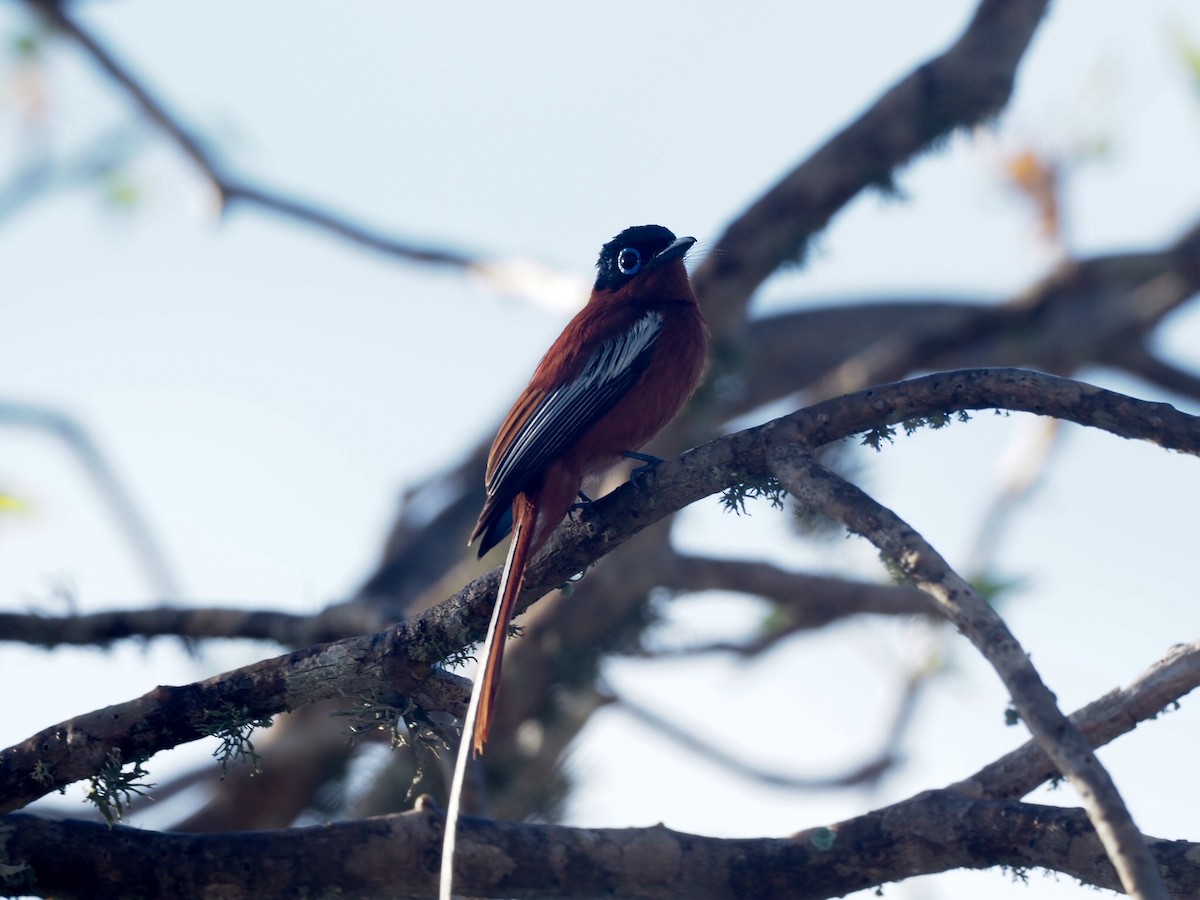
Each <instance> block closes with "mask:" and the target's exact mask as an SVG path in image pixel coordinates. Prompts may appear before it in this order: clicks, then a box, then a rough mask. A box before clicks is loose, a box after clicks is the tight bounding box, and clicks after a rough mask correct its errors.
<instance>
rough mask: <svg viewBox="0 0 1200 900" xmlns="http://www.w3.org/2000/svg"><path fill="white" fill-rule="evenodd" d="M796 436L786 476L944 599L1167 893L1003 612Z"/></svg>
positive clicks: (782, 445)
mask: <svg viewBox="0 0 1200 900" xmlns="http://www.w3.org/2000/svg"><path fill="white" fill-rule="evenodd" d="M796 438H797V434H796V432H793V433H792V434H791V435H789V434H788V432H787V431H786V430H782V429H781V430H780V431H779V432H778V433H777V435H776V440H775V441H774V442H773V445H772V447H771V448H770V457H771V466H772V469H773V471H774V473H775V474H776V476H777V477H778V478H779V480H780V481H782V482H783V483H784V484H785V485H786V486H787V488H788V490H789V491H791V492H792V494H793V495H795V496H796V498H797V499H798V500H799V501H800V502H801V503H803V504H805V505H807V506H810V507H811V508H813V509H815V510H816V511H818V512H820V513H821V514H823V515H826V516H828V517H829V518H831V519H833V520H834V521H837V522H841V523H842V524H844V525H845V526H846V527H847V528H848V529H849V530H850V531H851V532H853V533H855V534H859V535H861V536H863V537H865V538H866V539H867V540H869V541H870V542H871V543H873V544H874V545H875V546H876V547H878V548H879V550H880V553H881V554H882V555H883V557H884V558H885V559H886V560H887V561H888V563H889V564H890V565H892V566H894V567H895V568H896V570H897V571H899V572H902V573H903V574H904V575H905V576H907V577H908V578H909V579H910V580H911V581H912V583H913V584H915V585H916V586H917V587H918V588H920V589H921V590H923V591H925V592H926V593H927V594H929V596H931V597H932V598H933V599H934V600H935V601H936V602H937V604H938V606H939V607H940V608H941V609H942V611H943V613H945V615H946V617H947V618H948V619H950V621H951V622H953V623H954V625H955V626H956V627H957V628H958V630H959V631H961V632H962V633H963V634H964V635H965V636H966V637H967V638H968V639H969V640H970V641H971V643H972V644H974V645H975V647H976V649H978V650H979V651H980V653H982V654H983V656H984V657H985V658H986V659H987V660H988V662H990V663H991V664H992V666H993V668H995V670H996V672H997V674H998V675H999V676H1000V679H1001V680H1002V681H1003V682H1004V685H1005V687H1007V688H1008V691H1009V694H1010V695H1011V697H1012V700H1013V704H1014V705H1015V706H1016V709H1017V712H1018V713H1019V714H1020V716H1021V720H1022V721H1023V722H1024V723H1025V724H1026V726H1028V728H1029V730H1030V731H1031V732H1032V733H1033V736H1034V738H1035V739H1036V740H1037V742H1038V745H1039V746H1040V747H1041V748H1042V750H1043V751H1045V753H1046V755H1047V756H1049V757H1050V759H1052V760H1053V761H1054V764H1055V766H1056V767H1057V768H1058V770H1059V771H1060V772H1062V773H1063V774H1064V775H1066V776H1067V777H1069V778H1070V779H1071V782H1072V783H1073V784H1074V786H1075V788H1076V790H1077V791H1078V792H1079V794H1080V796H1081V797H1082V798H1083V801H1084V805H1085V807H1086V809H1087V812H1088V818H1090V819H1091V821H1092V824H1093V825H1094V826H1095V828H1096V832H1097V834H1098V835H1099V836H1100V840H1101V842H1102V843H1103V845H1104V848H1105V850H1106V852H1107V853H1108V857H1109V859H1111V860H1112V862H1113V865H1114V866H1115V867H1116V869H1117V872H1118V873H1119V875H1120V878H1121V883H1122V885H1123V886H1124V887H1125V890H1126V891H1128V892H1129V893H1130V894H1133V895H1135V896H1138V897H1144V898H1153V900H1166V897H1167V895H1166V889H1165V887H1164V886H1163V883H1162V878H1161V875H1160V874H1159V872H1158V868H1157V865H1156V864H1155V862H1154V859H1153V857H1152V856H1151V854H1150V852H1149V850H1148V849H1147V847H1146V844H1145V842H1144V841H1143V839H1142V836H1141V833H1140V832H1139V831H1138V830H1137V827H1136V826H1135V825H1134V822H1133V818H1132V816H1131V815H1130V813H1129V810H1128V809H1127V808H1126V806H1125V801H1124V800H1123V799H1122V798H1121V795H1120V793H1119V792H1118V791H1117V788H1116V785H1115V784H1114V783H1113V781H1112V778H1111V777H1110V776H1109V774H1108V772H1107V770H1105V768H1104V767H1103V766H1102V765H1101V763H1100V761H1099V759H1097V758H1096V755H1095V753H1093V752H1092V748H1091V746H1090V745H1089V744H1088V742H1087V740H1086V739H1085V738H1084V737H1083V735H1082V734H1080V733H1079V731H1078V730H1077V729H1076V728H1075V727H1074V726H1073V725H1071V724H1070V722H1069V721H1068V720H1067V718H1066V717H1065V716H1064V715H1063V714H1062V712H1061V711H1060V710H1059V709H1058V704H1057V702H1056V700H1055V697H1054V694H1052V693H1051V692H1050V689H1049V688H1047V687H1046V685H1045V684H1044V683H1043V682H1042V679H1041V676H1040V675H1039V674H1038V672H1037V670H1036V669H1035V668H1034V666H1033V663H1032V662H1031V661H1030V659H1029V656H1028V654H1027V653H1026V652H1025V651H1024V649H1023V648H1022V647H1021V645H1020V644H1019V643H1018V642H1017V639H1016V638H1015V637H1014V636H1013V634H1012V632H1011V631H1009V629H1008V626H1007V625H1005V623H1004V621H1003V620H1002V619H1001V618H1000V616H999V615H998V614H997V613H996V611H995V610H994V609H992V607H991V606H990V605H989V604H988V603H987V601H985V600H984V599H983V598H982V597H981V596H979V594H978V593H977V592H976V591H975V589H974V588H972V587H971V585H970V584H968V583H967V582H966V581H965V580H964V579H963V578H962V577H961V576H959V575H958V573H956V572H955V571H954V570H953V569H951V568H950V566H949V565H948V564H947V563H946V561H945V560H944V559H943V558H942V557H941V556H940V555H939V554H938V553H937V551H936V550H934V548H933V547H932V546H931V545H930V544H929V543H928V542H927V541H925V539H924V538H923V537H922V536H921V535H920V534H919V533H917V532H916V531H915V530H913V528H912V527H911V526H909V525H908V524H907V523H906V522H904V521H903V520H902V519H900V517H899V516H897V515H896V514H895V513H893V512H892V511H891V510H889V509H887V508H886V507H884V506H882V505H881V504H879V503H877V502H876V501H875V500H873V499H872V498H871V497H869V496H867V495H866V494H865V493H863V492H862V491H861V490H860V489H858V488H857V487H855V486H854V485H852V484H850V483H849V482H847V481H846V480H845V479H843V478H841V477H840V476H839V475H837V474H836V473H834V472H832V471H830V470H829V469H826V468H825V467H824V466H821V465H819V464H818V463H816V462H815V461H814V460H813V458H812V455H811V452H810V451H809V450H808V449H807V448H806V447H805V446H804V445H803V444H802V443H801V442H800V441H799V440H797V439H796Z"/></svg>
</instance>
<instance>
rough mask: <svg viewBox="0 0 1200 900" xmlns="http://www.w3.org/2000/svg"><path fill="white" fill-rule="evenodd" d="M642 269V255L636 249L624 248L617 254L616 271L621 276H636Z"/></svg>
mask: <svg viewBox="0 0 1200 900" xmlns="http://www.w3.org/2000/svg"><path fill="white" fill-rule="evenodd" d="M641 267H642V254H641V252H640V251H639V250H638V249H637V247H626V248H625V249H624V250H622V251H621V252H620V253H618V254H617V269H618V270H619V271H620V273H621V274H622V275H636V274H637V272H638V270H639V269H640V268H641Z"/></svg>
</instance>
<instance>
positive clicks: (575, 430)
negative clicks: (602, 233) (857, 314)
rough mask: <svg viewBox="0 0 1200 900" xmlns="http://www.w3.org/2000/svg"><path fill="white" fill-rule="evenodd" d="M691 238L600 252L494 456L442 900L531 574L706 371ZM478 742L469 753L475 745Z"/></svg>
mask: <svg viewBox="0 0 1200 900" xmlns="http://www.w3.org/2000/svg"><path fill="white" fill-rule="evenodd" d="M695 243H696V239H695V238H693V237H679V238H677V237H676V236H675V235H674V234H673V233H672V232H671V231H670V230H669V229H667V228H664V227H663V226H661V225H637V226H634V227H631V228H626V229H625V230H624V231H622V232H621V233H620V234H618V235H616V236H615V237H614V238H613V239H612V240H610V241H608V242H607V243H606V244H604V246H603V247H602V248H601V249H600V255H599V258H598V259H597V261H596V281H595V284H594V285H593V288H592V292H591V296H590V297H589V298H588V302H587V304H586V305H585V306H584V307H583V309H581V310H580V311H579V312H578V313H577V314H576V315H575V317H574V318H573V319H571V321H570V322H569V323H568V324H567V326H566V328H564V329H563V332H562V334H560V335H559V336H558V338H557V340H555V341H554V343H553V344H551V345H550V348H549V349H548V350H547V351H546V353H545V355H544V356H543V357H542V359H541V362H540V363H538V366H537V368H536V369H535V370H534V373H533V377H532V378H531V379H530V380H529V384H528V385H527V386H526V388H525V390H524V391H522V392H521V395H520V396H519V397H518V398H517V400H516V402H515V403H514V404H513V405H512V408H511V409H510V410H509V411H508V415H507V416H505V418H504V421H503V422H502V423H501V425H500V429H499V431H498V432H497V434H496V438H495V440H494V441H493V443H492V448H491V452H490V453H489V454H488V461H487V469H486V473H485V476H484V483H485V487H486V491H487V499H486V500H485V502H484V505H483V509H482V511H481V512H480V514H479V520H478V522H477V523H476V525H475V529H474V531H472V533H471V537H470V540H469V541H468V545H471V544H474V543H475V542H478V545H479V550H478V553H479V556H481V557H482V556H483V555H484V554H485V553H487V552H488V550H490V549H491V548H492V547H494V546H496V545H497V544H498V543H500V542H501V541H502V540H504V538H505V536H506V535H507V534H508V533H509V532H510V531H511V533H512V541H511V543H510V545H509V550H508V556H507V558H506V560H505V563H504V569H503V572H502V574H501V577H500V586H499V588H498V589H497V594H496V600H495V604H494V606H493V608H492V617H491V622H490V624H489V626H488V634H487V637H486V638H485V639H484V642H483V645H482V647H481V654H480V655H479V657H478V659H479V665H480V667H481V670H480V675H479V677H478V678H477V680H476V683H475V686H474V689H473V691H472V694H471V700H470V703H469V704H468V707H467V714H466V718H465V719H464V722H463V732H462V740H461V743H460V747H459V754H458V760H457V764H456V766H455V771H454V778H453V781H452V784H451V791H450V800H449V804H448V810H447V823H446V837H445V841H444V843H443V856H442V891H443V894H442V896H449V891H450V881H451V876H452V872H453V847H454V841H455V831H456V826H457V820H458V810H459V805H460V801H461V793H462V782H463V775H464V770H465V768H466V762H467V761H468V759H469V754H470V752H471V751H473V753H474V754H475V755H478V754H481V753H482V752H483V748H484V745H485V744H486V742H487V739H488V733H489V731H490V729H491V726H492V722H493V719H494V715H495V709H496V697H497V691H498V689H499V686H500V670H501V665H502V662H503V657H504V645H505V639H506V638H507V636H508V625H509V622H510V620H511V619H512V615H513V610H514V608H515V606H516V602H517V597H518V596H519V595H520V593H521V588H522V586H523V584H524V579H525V570H526V567H527V566H528V564H529V561H530V560H531V559H532V558H533V556H534V554H536V553H537V551H538V550H540V549H541V548H542V547H543V546H544V545H545V544H546V541H547V540H548V539H549V538H550V535H551V534H552V533H553V531H554V529H555V528H556V527H557V526H558V525H559V523H561V522H562V520H563V518H564V517H566V515H567V513H568V512H569V511H570V510H571V508H572V506H573V505H575V503H576V502H577V500H578V499H583V500H584V501H585V502H586V500H587V494H588V492H591V491H593V490H594V489H595V488H596V487H597V486H598V484H599V483H600V481H601V479H602V478H603V476H604V475H605V473H607V472H608V471H609V470H610V469H612V468H613V467H614V466H615V465H617V464H618V463H620V462H621V460H622V457H627V456H631V457H633V458H635V459H640V460H642V461H643V462H646V463H647V464H652V463H653V462H654V460H653V459H652V458H650V457H644V456H642V455H641V454H639V453H637V452H636V451H637V450H638V449H639V448H641V447H642V446H644V445H645V444H646V443H647V442H648V441H650V439H651V438H653V437H654V436H655V435H656V434H658V432H659V431H661V430H662V429H663V427H665V426H666V424H667V423H668V422H670V421H671V419H673V418H674V417H675V415H676V413H678V412H679V410H680V409H681V408H682V407H683V405H684V403H686V402H687V400H688V399H689V398H690V397H691V395H692V394H693V393H694V391H695V389H696V387H697V385H698V384H699V382H700V378H701V376H702V374H703V372H704V365H705V360H706V357H707V345H708V328H707V326H706V324H705V322H704V316H703V315H702V313H701V311H700V305H699V303H698V302H697V301H696V295H695V293H694V292H693V291H692V286H691V282H690V281H689V280H688V274H687V269H686V268H685V266H684V258H685V256H686V255H687V253H688V251H689V250H690V249H691V248H692V245H693V244H695ZM468 747H470V748H471V750H470V751H469V750H468V749H467V748H468Z"/></svg>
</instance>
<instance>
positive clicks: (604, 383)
mask: <svg viewBox="0 0 1200 900" xmlns="http://www.w3.org/2000/svg"><path fill="white" fill-rule="evenodd" d="M662 326H663V316H662V313H660V312H658V311H657V310H650V311H648V312H647V313H645V314H644V315H643V316H642V317H641V318H639V319H638V320H637V321H635V322H634V323H633V325H632V326H631V327H629V328H628V329H626V330H625V331H623V332H621V333H620V334H618V335H615V336H614V337H612V338H609V339H608V340H607V341H604V343H602V344H601V345H600V348H599V349H598V350H597V351H596V352H595V354H593V355H592V357H591V358H590V359H588V361H587V362H586V363H585V364H584V366H583V369H582V370H581V371H580V373H579V375H577V376H576V377H575V378H574V379H573V380H571V381H569V382H567V383H566V384H563V385H560V386H559V387H557V388H555V389H554V390H553V391H551V392H550V393H548V394H547V395H546V396H545V398H544V399H543V400H542V401H541V402H540V403H539V404H538V405H537V407H535V408H534V410H533V412H532V413H530V415H529V417H528V418H527V419H526V420H525V423H524V424H523V425H522V426H521V429H520V431H518V432H517V434H516V435H515V436H514V437H513V439H512V440H511V441H510V442H509V445H508V446H507V447H506V448H505V449H504V452H503V454H502V455H501V456H500V458H499V459H498V460H496V464H495V466H494V467H493V469H492V472H491V477H490V478H488V484H487V492H488V503H487V508H486V510H485V515H484V517H483V518H484V520H485V521H484V522H481V525H483V527H482V528H477V531H481V532H482V538H483V539H482V541H481V542H480V545H479V555H480V556H482V555H483V554H484V553H486V552H487V551H488V550H490V549H491V548H492V547H494V546H495V545H496V544H498V543H499V542H500V541H501V540H503V539H504V535H506V534H507V533H508V531H509V529H510V528H511V527H512V520H511V511H510V510H509V507H511V506H512V501H513V499H514V498H515V497H516V496H517V494H518V493H519V492H520V491H522V490H527V489H529V488H531V487H532V486H533V485H534V484H536V482H537V479H538V478H540V477H541V475H542V473H543V472H544V471H545V470H546V468H547V466H549V465H550V463H551V462H553V461H554V460H555V459H557V458H558V457H559V456H561V455H562V454H563V453H564V452H565V451H566V450H567V449H569V448H570V447H571V445H572V444H574V443H575V442H576V441H577V440H579V438H580V437H582V436H583V434H584V433H585V432H586V431H587V430H588V429H589V428H591V427H592V425H594V424H595V423H596V422H598V421H599V420H600V419H601V418H602V417H603V416H604V415H605V413H607V412H608V411H609V410H610V409H612V408H613V406H615V405H616V403H617V401H618V400H619V399H620V398H621V397H623V396H624V395H625V394H626V393H627V392H628V391H629V389H630V388H632V387H633V385H634V384H636V383H637V380H638V379H639V378H640V377H641V376H642V373H643V372H644V371H645V369H646V365H647V364H648V363H649V361H650V351H651V349H652V348H653V347H654V344H655V341H657V340H658V336H659V334H660V333H661V332H662Z"/></svg>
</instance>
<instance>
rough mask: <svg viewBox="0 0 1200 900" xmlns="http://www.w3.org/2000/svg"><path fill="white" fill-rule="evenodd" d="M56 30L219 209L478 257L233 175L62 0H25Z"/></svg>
mask: <svg viewBox="0 0 1200 900" xmlns="http://www.w3.org/2000/svg"><path fill="white" fill-rule="evenodd" d="M26 2H27V3H28V4H29V5H30V6H31V7H33V8H34V9H35V10H37V11H38V12H39V13H41V14H42V15H43V16H44V17H45V18H46V20H47V21H49V22H50V24H51V25H53V26H54V27H55V28H56V29H58V30H59V31H60V32H61V33H63V34H64V35H66V36H67V37H69V38H70V39H71V40H73V41H74V42H75V43H76V44H78V45H79V47H80V48H81V49H83V50H84V51H85V52H86V53H87V54H88V56H89V57H91V59H92V61H93V62H95V63H96V65H97V66H99V67H100V69H101V70H103V72H104V73H105V74H106V75H108V76H109V77H110V78H111V79H112V80H113V81H114V82H115V83H116V84H117V85H118V86H119V87H120V88H121V89H122V90H123V91H125V93H126V94H128V95H129V97H130V98H131V99H132V100H133V102H134V104H135V105H136V106H137V108H138V109H139V110H140V111H141V112H142V114H143V115H145V116H146V118H147V119H148V120H149V121H150V122H152V123H153V124H154V126H155V127H156V128H158V129H159V131H161V132H162V133H163V134H164V135H166V136H167V137H168V138H169V139H170V140H171V142H172V143H174V144H175V145H176V146H177V147H178V148H179V149H180V151H181V152H182V153H183V154H184V155H185V156H186V157H187V158H188V159H189V160H190V161H191V162H192V164H193V165H194V166H195V168H196V169H197V170H198V171H199V172H200V173H201V174H202V175H203V176H204V178H205V179H206V180H207V181H208V183H209V184H210V185H211V187H212V189H213V191H214V193H215V194H216V197H217V201H218V203H217V206H218V209H219V210H220V211H221V212H224V211H225V210H226V209H228V208H229V207H230V206H232V205H233V204H234V203H235V202H239V201H240V202H242V203H245V204H247V205H249V206H258V207H260V208H262V209H265V210H269V211H270V212H274V213H278V214H279V215H282V216H285V217H288V218H291V219H295V220H296V221H299V222H304V223H306V224H308V225H312V226H314V227H316V228H320V229H323V230H325V231H328V232H330V233H332V234H336V235H338V236H339V237H342V238H345V239H346V240H349V241H352V242H354V243H356V244H359V245H362V246H365V247H369V248H371V249H373V250H378V251H379V252H381V253H386V254H388V255H390V256H396V257H400V258H403V259H407V260H410V261H412V262H419V263H426V264H432V265H442V266H449V267H451V268H456V269H474V268H475V267H476V266H477V265H480V264H481V261H480V260H478V259H477V258H475V257H473V256H470V255H468V254H464V253H459V252H455V251H451V250H445V249H441V248H434V247H428V246H422V245H419V244H415V243H412V242H410V241H406V240H402V239H399V238H394V237H390V236H388V235H384V234H381V233H379V232H376V231H372V230H371V229H368V228H364V227H363V226H361V225H358V224H356V223H354V222H352V221H351V220H350V219H348V218H346V217H344V216H340V215H337V214H336V213H332V212H329V211H327V210H323V209H321V208H319V207H317V206H316V205H314V204H311V203H306V202H304V201H301V200H296V199H294V198H292V197H289V196H287V195H285V194H282V193H279V192H276V191H270V190H267V189H265V188H260V187H255V186H253V185H251V184H249V183H248V182H246V181H244V180H241V179H237V178H234V177H232V176H231V175H230V174H229V173H228V172H227V171H226V170H225V167H224V165H223V164H222V163H221V162H220V161H219V160H218V159H217V155H216V154H215V153H214V152H213V150H212V149H211V148H210V147H208V146H206V145H205V142H204V140H203V139H202V138H201V137H199V135H198V134H197V133H196V132H195V131H193V129H192V128H191V127H190V126H188V125H187V124H185V123H184V121H183V120H182V118H181V117H179V116H177V115H175V114H174V113H173V112H171V110H170V109H169V108H168V107H167V104H166V103H165V102H164V101H163V100H162V99H160V98H159V97H157V96H156V95H155V94H154V92H153V91H152V90H151V89H150V88H149V87H148V86H147V85H146V84H145V83H144V82H143V81H142V80H141V79H139V78H138V77H137V76H135V75H134V74H133V72H132V70H131V69H130V67H129V66H127V65H126V64H125V63H124V62H122V61H121V60H120V59H118V57H117V55H116V54H115V53H113V52H112V51H111V50H109V49H108V48H107V47H106V46H105V45H104V43H103V42H102V41H100V40H99V39H98V38H97V37H96V36H95V35H93V34H92V33H91V32H90V31H89V30H88V29H87V28H86V27H84V26H83V25H82V24H81V23H80V22H79V21H78V20H76V19H75V18H74V17H73V16H72V15H71V14H70V13H68V11H67V9H66V7H65V4H63V3H62V2H61V0H26Z"/></svg>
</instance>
